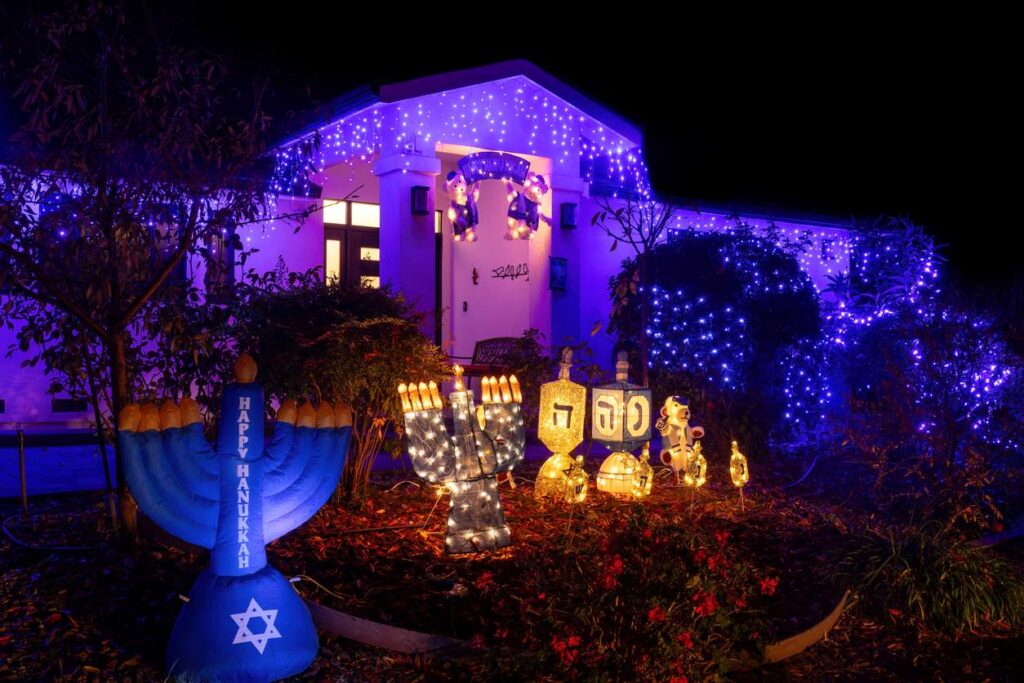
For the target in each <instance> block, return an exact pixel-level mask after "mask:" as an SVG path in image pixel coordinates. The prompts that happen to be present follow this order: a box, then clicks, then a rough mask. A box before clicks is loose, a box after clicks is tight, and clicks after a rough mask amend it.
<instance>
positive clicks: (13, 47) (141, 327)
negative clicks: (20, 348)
mask: <svg viewBox="0 0 1024 683" xmlns="http://www.w3.org/2000/svg"><path fill="white" fill-rule="evenodd" d="M24 29H25V30H24V32H23V35H22V39H20V40H17V41H8V43H7V44H6V45H5V46H4V58H5V61H4V63H5V65H6V71H5V76H6V77H8V78H10V79H12V80H14V81H16V82H17V87H16V89H15V91H14V94H15V98H16V101H17V103H18V105H19V106H20V108H21V110H22V111H23V112H24V117H25V123H24V125H23V126H22V127H21V129H20V130H19V131H17V133H16V134H15V136H14V137H13V139H12V145H11V154H10V159H9V160H8V161H7V163H6V164H5V165H3V166H2V167H0V190H2V193H0V195H2V196H0V259H2V263H3V268H2V270H0V286H2V287H4V288H6V289H7V291H9V293H10V295H11V296H12V297H14V298H15V299H17V300H18V302H19V303H18V304H17V305H7V304H5V306H4V308H3V309H2V310H3V312H2V314H0V315H2V317H0V321H2V322H3V323H4V324H7V325H8V326H13V325H14V322H13V321H14V320H15V319H16V316H17V317H18V318H20V320H19V325H20V326H22V333H21V337H22V340H23V343H24V341H25V340H31V341H32V342H33V343H37V344H43V345H47V344H50V345H56V344H63V345H64V348H65V349H66V350H67V351H68V352H69V353H70V354H71V359H70V361H69V360H68V359H60V360H56V359H54V358H52V357H49V356H44V357H43V360H44V361H45V362H46V364H47V365H48V366H49V367H50V368H53V369H57V370H60V371H61V372H60V374H59V375H58V377H63V378H64V379H63V380H62V381H67V382H68V383H70V384H74V382H76V381H78V380H77V379H76V378H77V377H79V376H80V366H82V365H83V363H81V362H79V361H78V359H79V358H81V359H84V358H87V357H88V358H91V359H95V360H97V361H98V360H99V358H100V357H102V360H103V362H102V364H101V365H100V364H97V365H96V373H95V375H94V379H95V381H96V382H97V383H98V390H99V393H100V395H101V397H102V398H103V401H104V403H105V408H106V411H107V412H108V414H111V415H113V416H116V415H117V413H118V412H119V409H120V407H121V406H122V405H124V404H126V403H128V402H130V401H131V400H132V398H133V394H134V393H136V391H137V390H138V388H139V387H138V386H133V380H134V378H142V377H144V375H145V371H146V370H147V368H146V367H145V366H144V364H143V363H142V357H141V350H142V348H143V346H144V343H143V342H144V341H145V334H144V332H145V331H146V330H147V329H149V330H152V329H153V325H155V324H157V323H155V322H154V321H153V320H152V319H149V318H147V316H149V315H150V314H151V313H152V312H153V311H154V310H155V309H156V308H157V307H158V306H159V305H161V304H169V303H172V302H173V301H174V300H175V297H179V299H178V300H179V301H180V297H181V296H182V291H183V290H182V287H180V286H176V285H182V284H183V282H184V280H183V278H184V265H185V262H186V257H187V256H188V255H189V254H190V253H195V252H196V251H197V250H198V249H199V248H201V247H205V246H206V245H209V244H213V243H215V242H218V241H223V240H231V239H232V235H233V231H234V229H235V228H236V227H238V226H240V225H243V224H245V223H248V222H253V221H257V220H260V219H265V218H267V207H268V201H267V200H268V196H267V194H266V191H265V184H264V182H263V181H262V180H261V174H260V172H259V171H260V170H261V169H262V168H263V163H262V162H263V152H264V147H263V137H264V135H263V134H264V131H265V129H266V126H267V123H268V119H267V117H266V116H265V115H264V114H263V113H262V111H261V107H260V93H259V92H258V91H257V92H255V93H254V94H253V96H252V97H248V96H243V95H241V94H239V93H238V92H237V91H232V89H231V88H230V87H229V84H228V82H227V80H226V73H225V68H224V65H223V64H222V63H221V62H220V61H219V60H218V59H216V58H214V57H211V56H208V55H205V54H200V53H198V52H195V51H190V50H186V49H183V48H180V47H177V46H175V45H172V44H170V43H169V42H168V41H167V40H166V38H165V35H166V31H163V30H161V29H160V27H158V26H156V25H154V24H153V23H152V22H150V21H148V20H147V19H146V18H145V17H141V16H134V15H132V16H130V17H129V15H128V14H127V12H126V9H125V7H124V6H123V5H122V4H120V3H116V2H106V1H104V0H90V1H88V2H84V3H68V4H67V5H66V6H65V7H62V8H61V9H60V10H58V11H55V12H52V13H49V14H41V15H32V16H30V17H29V19H28V20H27V22H25V24H24ZM78 335H80V337H79V338H80V339H81V340H82V342H81V343H78V344H74V345H67V344H65V341H66V340H67V339H69V338H70V337H72V336H78ZM86 350H87V351H86ZM115 419H116V418H115ZM120 457H121V454H120V453H119V454H118V458H119V464H120ZM122 471H123V468H122V467H118V480H119V481H118V484H119V489H120V492H121V493H122V494H123V493H125V488H124V482H123V479H122V478H121V472H122ZM131 510H132V507H131V504H130V502H129V498H128V497H127V496H124V495H122V511H125V512H130V511H131ZM128 521H129V522H130V521H131V520H130V517H129V518H128Z"/></svg>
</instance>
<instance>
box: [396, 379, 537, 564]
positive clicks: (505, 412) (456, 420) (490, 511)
mask: <svg viewBox="0 0 1024 683" xmlns="http://www.w3.org/2000/svg"><path fill="white" fill-rule="evenodd" d="M454 373H455V390H454V391H453V392H452V393H451V394H449V395H448V398H449V401H450V402H451V407H452V430H451V432H449V430H448V428H447V427H446V426H445V422H444V419H443V417H442V408H443V403H442V400H441V395H440V393H439V392H438V388H437V384H435V383H434V382H430V383H429V384H426V383H423V382H420V383H419V384H415V383H410V384H408V385H406V384H400V385H398V395H399V398H400V400H401V402H402V410H403V412H404V413H405V436H406V440H407V442H408V445H409V457H410V458H411V459H412V466H413V469H415V470H416V474H418V475H419V476H420V477H422V478H423V479H426V480H427V481H428V482H430V483H432V484H437V483H443V484H445V485H447V487H448V490H449V491H451V503H450V505H449V508H448V530H447V534H446V535H445V539H444V541H445V551H446V552H447V553H449V554H452V555H455V554H459V553H475V552H480V551H484V550H494V549H496V548H503V547H505V546H507V545H508V544H509V543H511V542H512V538H511V534H510V533H509V528H508V524H506V523H505V514H504V513H503V512H502V510H501V499H500V498H499V497H498V481H497V479H496V475H497V474H499V473H501V472H508V471H509V470H511V469H512V467H513V466H514V465H515V464H516V463H518V462H519V461H520V460H522V458H523V448H524V444H525V441H526V431H525V428H524V426H523V414H522V407H521V403H522V392H521V390H520V388H519V381H518V380H517V379H516V378H515V375H513V376H511V377H508V378H506V377H504V376H502V377H501V378H496V377H490V378H487V377H484V378H483V379H482V380H481V382H480V384H481V389H480V394H481V396H480V398H481V402H482V403H483V405H481V406H478V407H475V408H474V405H473V392H472V391H467V390H466V389H465V388H464V387H463V384H462V368H461V367H459V366H458V365H456V366H455V367H454Z"/></svg>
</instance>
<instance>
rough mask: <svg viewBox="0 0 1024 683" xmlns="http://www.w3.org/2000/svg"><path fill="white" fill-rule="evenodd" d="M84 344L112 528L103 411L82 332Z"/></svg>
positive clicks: (114, 518) (111, 493) (115, 522)
mask: <svg viewBox="0 0 1024 683" xmlns="http://www.w3.org/2000/svg"><path fill="white" fill-rule="evenodd" d="M82 338H83V339H85V340H86V343H85V344H84V347H83V348H84V353H83V357H84V358H85V375H86V378H87V379H88V381H89V398H90V401H91V403H92V415H93V419H94V420H95V421H96V443H97V445H98V446H99V448H100V457H101V458H102V460H103V481H104V483H105V484H106V488H107V506H108V508H109V509H110V525H111V528H112V529H115V530H116V529H117V528H118V520H117V496H115V495H114V486H113V483H112V482H111V481H110V459H109V458H108V457H107V433H106V429H104V425H103V412H102V411H101V410H100V388H99V386H97V384H96V374H95V373H94V372H93V369H92V357H91V356H90V355H89V343H88V339H89V337H88V334H87V333H86V332H83V337H82Z"/></svg>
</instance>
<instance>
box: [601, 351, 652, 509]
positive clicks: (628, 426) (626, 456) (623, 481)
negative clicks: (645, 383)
mask: <svg viewBox="0 0 1024 683" xmlns="http://www.w3.org/2000/svg"><path fill="white" fill-rule="evenodd" d="M591 424H592V435H593V438H594V441H597V442H599V443H603V444H604V445H605V446H607V447H608V448H609V449H610V450H612V451H613V452H612V454H611V455H609V456H608V457H607V458H606V459H605V461H604V462H603V463H602V464H601V470H600V471H599V472H598V474H597V488H598V490H599V491H604V492H605V493H610V494H612V495H615V496H626V497H643V496H646V495H647V494H648V493H650V490H651V486H650V479H651V477H650V469H651V468H650V465H649V464H647V463H646V461H645V462H644V463H643V465H641V462H640V461H639V460H637V459H636V458H635V457H634V456H633V455H632V453H630V451H632V450H634V449H636V448H637V447H638V446H641V445H643V444H646V443H647V442H648V441H649V440H650V438H651V390H650V389H645V388H643V387H640V386H637V385H636V384H630V382H629V361H628V360H627V359H626V353H625V352H620V353H619V359H618V362H616V364H615V382H614V383H612V384H606V385H604V386H600V387H595V388H594V389H593V390H592V392H591ZM645 476H646V477H647V479H646V480H644V481H643V482H642V484H641V483H640V482H641V480H642V479H643V478H644V477H645Z"/></svg>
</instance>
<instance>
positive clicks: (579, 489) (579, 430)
mask: <svg viewBox="0 0 1024 683" xmlns="http://www.w3.org/2000/svg"><path fill="white" fill-rule="evenodd" d="M571 367H572V349H570V348H565V349H562V361H561V364H560V368H559V371H558V379H557V380H555V381H554V382H547V383H546V384H543V385H541V388H540V416H539V418H538V420H537V437H538V438H539V439H540V440H541V443H543V444H544V445H545V446H547V447H548V449H549V450H551V452H552V455H551V457H550V458H548V459H547V460H546V461H545V462H544V464H543V465H542V466H541V468H540V471H539V472H537V480H536V482H535V483H534V489H533V495H534V496H535V497H536V498H554V499H555V500H560V501H564V502H567V503H581V502H583V501H584V500H585V499H586V497H587V479H588V478H589V477H588V476H587V473H586V472H585V471H584V469H583V457H582V456H579V457H573V456H572V455H570V454H571V453H572V450H573V449H574V448H576V447H577V446H579V445H580V443H581V442H582V441H583V422H584V417H585V412H586V410H587V389H586V387H583V386H581V385H579V384H576V383H575V382H573V381H572V380H571V379H569V372H570V368H571Z"/></svg>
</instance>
